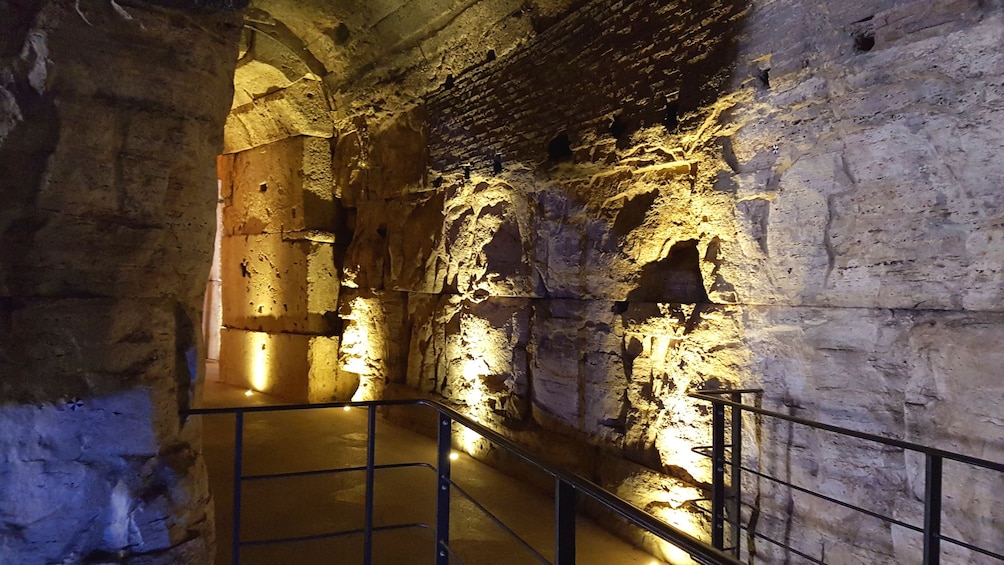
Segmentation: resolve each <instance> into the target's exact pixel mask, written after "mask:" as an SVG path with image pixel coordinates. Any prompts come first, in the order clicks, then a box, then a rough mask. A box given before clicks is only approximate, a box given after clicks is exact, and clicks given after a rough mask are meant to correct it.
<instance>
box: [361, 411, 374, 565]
mask: <svg viewBox="0 0 1004 565" xmlns="http://www.w3.org/2000/svg"><path fill="white" fill-rule="evenodd" d="M367 410H368V411H367V413H366V416H367V418H366V510H365V512H366V517H365V520H366V526H365V529H364V532H363V563H364V564H365V565H371V564H372V563H373V496H374V493H373V488H374V482H375V481H374V479H375V476H374V475H375V461H376V406H373V405H370V406H369V408H368V409H367Z"/></svg>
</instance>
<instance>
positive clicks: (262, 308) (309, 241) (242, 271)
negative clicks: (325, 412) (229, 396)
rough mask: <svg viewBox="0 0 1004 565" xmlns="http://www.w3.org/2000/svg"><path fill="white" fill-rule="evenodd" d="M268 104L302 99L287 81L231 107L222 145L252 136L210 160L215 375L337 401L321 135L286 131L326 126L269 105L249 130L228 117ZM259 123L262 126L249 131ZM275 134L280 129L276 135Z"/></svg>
mask: <svg viewBox="0 0 1004 565" xmlns="http://www.w3.org/2000/svg"><path fill="white" fill-rule="evenodd" d="M295 84H298V83H294V85H295ZM309 92H311V91H307V93H309ZM277 100H281V101H282V104H281V105H279V106H278V107H280V108H283V109H287V108H289V107H300V101H303V100H308V101H309V100H310V98H307V97H306V96H305V94H304V92H303V91H301V90H299V89H298V88H297V87H295V86H294V87H290V88H289V89H287V90H286V91H281V92H279V93H277V94H272V95H270V96H266V97H263V98H260V99H258V100H255V101H252V102H250V103H248V104H246V105H244V106H240V107H238V108H236V109H235V110H234V111H232V112H231V114H230V119H229V120H228V124H227V127H226V129H225V132H226V133H227V139H228V148H234V147H235V146H236V145H235V144H236V142H235V141H234V140H235V138H236V135H235V134H234V132H235V131H237V132H245V133H247V132H253V135H251V134H249V135H248V137H245V138H243V141H244V142H245V144H246V145H251V147H247V148H246V149H244V150H243V151H240V152H237V153H233V154H225V155H222V156H221V157H220V159H219V163H218V171H219V176H220V179H221V186H222V187H223V188H222V191H221V192H222V197H223V218H222V220H223V224H222V231H223V241H222V245H221V255H220V258H221V271H222V272H221V278H222V281H223V293H222V294H223V330H222V335H221V343H220V378H221V380H222V381H223V382H226V383H229V384H233V385H237V386H241V387H246V388H248V389H254V390H257V391H260V392H266V393H269V394H275V395H278V396H282V397H285V398H288V399H291V400H297V401H302V402H307V401H312V402H317V401H324V400H331V399H333V398H336V397H339V396H342V397H344V396H345V393H344V392H342V394H340V395H339V391H341V390H342V389H345V388H346V387H347V386H349V385H346V386H340V385H339V384H338V383H337V382H336V378H335V377H336V371H335V360H336V359H337V354H338V344H339V337H338V336H339V335H340V332H341V326H342V322H341V320H340V319H339V318H338V315H337V311H338V294H339V287H340V278H339V273H338V270H337V268H336V265H335V243H336V241H335V239H336V236H335V233H334V231H335V226H336V210H337V209H336V206H335V202H334V198H333V193H332V186H333V181H332V178H331V170H332V169H331V148H330V144H329V141H328V139H326V138H324V137H318V136H310V135H296V136H292V137H290V136H289V135H288V134H289V133H290V132H292V133H302V131H303V130H304V128H303V127H301V126H303V125H304V124H306V123H310V124H317V123H325V120H326V118H327V114H326V111H324V110H322V111H321V112H320V113H318V112H317V111H316V109H315V111H312V112H305V113H303V114H297V115H303V116H306V118H305V119H304V120H302V121H297V120H289V119H288V115H289V113H288V112H286V113H279V114H278V115H277V113H276V112H274V111H272V110H268V111H264V112H263V113H264V114H265V115H267V116H269V118H268V119H264V118H262V117H260V116H259V117H258V118H256V119H254V120H252V121H250V122H247V124H248V125H249V127H243V126H242V125H239V124H238V123H237V122H236V121H235V116H241V115H243V112H245V111H247V110H248V108H249V107H252V106H255V107H257V108H259V109H261V108H266V109H274V108H275V107H276V104H279V103H278V102H276V101H277ZM322 100H323V99H322ZM287 101H289V103H287ZM308 107H309V106H308ZM320 107H321V108H326V106H325V105H324V104H323V103H322V104H321V106H320ZM262 123H264V124H267V125H269V126H270V127H271V129H265V128H260V127H258V126H259V125H260V124H262ZM311 127H312V126H311ZM306 129H308V130H309V129H310V128H306ZM263 130H264V131H263ZM276 132H284V133H283V135H280V136H279V139H276V136H277V135H278V134H277V133H276ZM329 133H330V130H329ZM349 392H351V390H350V391H349Z"/></svg>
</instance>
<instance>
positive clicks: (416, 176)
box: [366, 106, 428, 199]
mask: <svg viewBox="0 0 1004 565" xmlns="http://www.w3.org/2000/svg"><path fill="white" fill-rule="evenodd" d="M427 129H428V122H427V118H426V115H425V108H424V107H422V106H418V107H416V108H413V109H411V110H409V111H407V112H402V113H400V114H397V115H395V116H393V117H392V118H390V119H387V120H384V121H383V122H381V123H380V124H379V125H378V126H377V127H376V128H373V129H372V130H371V131H370V137H371V140H372V144H373V145H372V149H371V151H370V160H371V167H372V170H371V172H370V175H369V191H368V193H367V195H366V199H381V198H393V197H395V196H399V195H401V194H404V193H405V192H407V191H408V190H409V188H410V187H415V186H420V185H422V184H424V180H425V168H426V164H427V162H428V146H427V143H426V136H427Z"/></svg>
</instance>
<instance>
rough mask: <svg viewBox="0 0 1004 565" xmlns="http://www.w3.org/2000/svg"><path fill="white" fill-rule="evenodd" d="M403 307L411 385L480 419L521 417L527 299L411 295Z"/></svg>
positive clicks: (525, 394) (525, 405)
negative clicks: (407, 324) (407, 328)
mask: <svg viewBox="0 0 1004 565" xmlns="http://www.w3.org/2000/svg"><path fill="white" fill-rule="evenodd" d="M408 307H409V309H408V316H409V322H410V325H411V328H412V330H411V344H410V351H409V354H408V374H407V383H408V384H409V385H410V386H412V387H414V388H417V389H418V390H421V391H422V392H430V393H436V394H439V395H442V396H443V397H444V398H446V399H447V400H449V401H452V402H455V403H458V404H462V405H464V406H465V407H466V408H467V411H468V412H469V413H470V414H472V415H473V416H474V417H476V418H478V419H479V420H480V421H483V422H496V423H501V422H506V421H508V422H511V423H515V422H519V421H521V420H524V419H525V417H526V416H527V415H528V411H529V400H530V398H529V396H530V389H529V367H528V351H527V345H528V342H529V337H530V325H529V322H530V312H531V308H530V302H529V300H527V299H520V298H492V299H488V300H483V301H479V300H470V299H466V300H465V299H462V298H460V297H442V298H440V299H434V298H428V297H426V298H422V297H421V295H416V299H415V300H409V303H408Z"/></svg>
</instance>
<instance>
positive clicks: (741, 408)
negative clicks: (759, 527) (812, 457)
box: [690, 389, 1004, 565]
mask: <svg viewBox="0 0 1004 565" xmlns="http://www.w3.org/2000/svg"><path fill="white" fill-rule="evenodd" d="M761 393H762V391H761V390H760V389H739V390H731V389H727V390H702V391H698V392H696V393H694V394H691V395H690V396H691V397H692V398H697V399H700V400H704V401H707V402H710V403H712V415H711V418H712V445H710V446H702V447H696V448H694V451H695V452H697V453H700V454H702V455H705V456H709V457H711V459H712V465H711V469H712V481H711V500H710V501H711V509H710V514H711V544H712V545H713V546H714V547H716V548H717V549H719V550H722V551H724V552H730V553H732V554H733V555H734V556H736V557H739V556H740V555H741V554H742V551H741V546H740V532H741V531H746V532H747V535H748V536H750V535H751V536H753V537H755V538H758V539H762V540H764V541H766V542H768V543H771V544H774V545H776V546H779V547H782V548H783V549H785V550H788V551H791V552H792V553H794V554H795V555H798V556H799V557H802V558H803V559H805V560H807V561H809V562H812V563H816V564H822V565H825V562H824V561H822V559H818V558H816V557H813V556H811V555H809V554H807V553H805V552H804V551H799V550H798V549H797V548H793V547H791V546H789V545H786V544H785V543H783V542H781V541H778V540H775V539H773V538H770V537H768V536H766V535H763V534H761V533H759V532H756V531H755V528H751V527H750V525H749V524H748V523H747V524H743V523H742V519H741V511H742V508H743V507H744V506H746V507H750V508H752V507H751V506H750V505H746V504H744V502H743V497H742V495H743V493H742V477H743V473H749V474H751V475H753V476H756V477H758V478H761V479H765V480H768V481H771V482H773V483H776V484H779V485H782V486H785V487H788V488H791V489H792V490H796V491H798V492H800V493H803V494H806V495H809V496H813V497H816V498H819V499H820V500H824V501H826V502H827V503H830V504H835V505H837V506H840V507H843V508H847V509H850V510H854V511H857V512H860V513H861V514H864V515H866V516H870V517H872V518H876V519H879V520H882V521H884V522H887V523H889V524H894V525H896V526H900V527H902V528H905V529H907V530H910V531H913V532H916V533H919V534H922V535H923V539H924V545H923V563H924V565H939V563H940V562H941V553H942V552H941V542H943V541H944V542H947V543H949V544H953V545H956V546H959V547H962V548H965V549H968V550H970V551H974V552H976V553H979V554H981V555H985V556H987V557H991V558H994V559H997V560H1000V561H1004V555H1001V554H999V553H996V552H994V551H991V550H989V549H986V548H985V547H979V546H977V545H974V544H971V543H967V542H964V541H962V540H959V539H955V538H952V537H949V536H946V535H944V534H943V533H942V532H941V517H942V469H943V465H944V462H945V461H946V460H947V461H955V462H958V463H964V464H967V465H972V466H974V467H978V468H982V469H989V470H992V471H996V472H998V473H1004V463H997V462H994V461H989V460H986V459H980V458H977V457H971V456H969V455H964V454H961V453H953V452H950V451H945V450H943V449H937V448H933V447H929V446H925V445H920V444H917V443H912V442H908V441H902V440H897V439H892V438H887V437H882V436H878V435H875V434H869V433H865V432H859V431H857V430H852V429H849V428H842V427H839V426H833V425H830V424H824V423H821V422H815V421H812V420H807V419H804V418H799V417H797V416H790V415H788V414H783V413H780V412H774V411H771V410H765V409H763V408H760V407H759V406H752V405H749V404H743V402H742V399H743V395H744V394H761ZM726 407H728V408H729V411H730V413H731V418H730V422H728V423H727V422H726V418H725V411H726ZM743 412H749V413H751V414H756V415H759V416H762V417H767V418H774V419H777V420H782V421H786V422H790V423H791V424H792V425H800V426H805V427H807V428H812V429H817V430H823V431H826V432H832V433H834V434H838V435H841V436H848V437H854V438H858V439H862V440H865V441H869V442H874V443H877V444H880V445H886V446H889V447H894V448H897V449H902V450H905V451H912V452H916V453H919V454H922V455H923V456H924V458H925V488H924V523H923V526H918V525H914V524H910V523H907V522H904V521H902V520H898V519H896V518H893V517H891V516H886V515H883V514H880V513H878V512H873V511H871V510H868V509H866V508H862V507H860V506H856V505H853V504H850V503H848V502H845V501H842V500H838V499H835V498H833V497H830V496H826V495H824V494H821V493H818V492H815V491H814V490H812V489H811V488H806V487H804V486H799V485H795V484H793V483H791V482H788V481H784V480H782V479H779V478H777V477H773V476H770V475H768V474H766V473H762V472H760V471H758V470H756V469H752V468H749V467H746V466H744V465H743V463H742V453H743V439H742V438H743V423H742V417H743ZM727 429H729V432H730V436H731V438H730V443H728V444H726V430H727ZM709 450H710V453H708V451H709ZM727 450H728V452H729V456H728V457H726V451H727ZM726 468H728V475H729V481H728V482H729V484H728V486H727V485H726ZM726 523H728V524H729V525H730V533H731V536H730V540H729V545H728V546H726V545H725V525H726Z"/></svg>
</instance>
